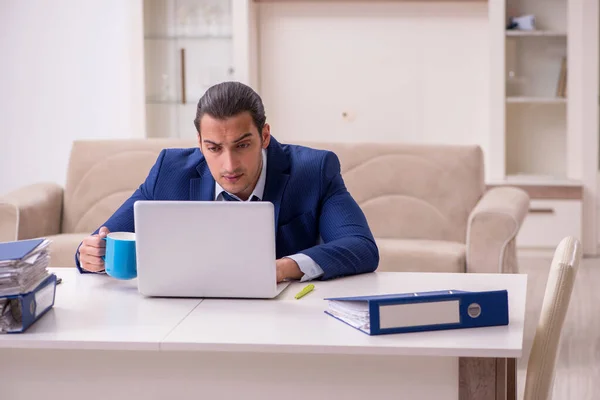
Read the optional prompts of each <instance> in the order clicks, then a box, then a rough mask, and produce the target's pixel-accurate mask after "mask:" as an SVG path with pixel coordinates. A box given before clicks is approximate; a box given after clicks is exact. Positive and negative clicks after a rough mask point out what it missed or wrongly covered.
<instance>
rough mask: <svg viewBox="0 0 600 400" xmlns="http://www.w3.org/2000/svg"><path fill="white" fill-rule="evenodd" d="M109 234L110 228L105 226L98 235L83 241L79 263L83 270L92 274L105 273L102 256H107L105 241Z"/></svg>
mask: <svg viewBox="0 0 600 400" xmlns="http://www.w3.org/2000/svg"><path fill="white" fill-rule="evenodd" d="M109 233H110V231H109V230H108V228H107V227H105V226H103V227H102V228H100V231H98V234H97V235H92V236H88V237H86V238H85V239H83V243H82V244H81V247H79V263H80V265H81V268H82V269H85V270H86V271H90V272H100V271H104V260H103V259H102V256H103V255H104V254H106V241H104V240H103V239H104V238H105V237H106V235H108V234H109Z"/></svg>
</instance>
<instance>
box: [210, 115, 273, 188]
mask: <svg viewBox="0 0 600 400" xmlns="http://www.w3.org/2000/svg"><path fill="white" fill-rule="evenodd" d="M200 132H201V134H200V135H198V140H199V142H200V143H199V144H200V150H202V154H204V158H206V162H207V164H208V168H209V169H210V172H211V174H212V176H213V178H214V179H215V180H216V181H217V182H218V183H219V185H221V187H222V188H223V189H225V190H226V191H228V192H229V193H232V194H235V195H236V196H238V197H239V198H240V199H242V200H247V199H248V197H250V194H252V191H253V190H254V186H256V182H258V178H259V177H260V173H261V170H262V154H261V152H262V149H263V148H264V149H266V148H267V146H268V145H269V141H270V139H271V135H270V128H269V125H268V124H265V126H264V128H263V130H262V132H260V134H259V132H258V129H257V128H256V126H255V125H254V121H253V120H252V116H251V115H250V113H249V112H243V113H240V114H238V115H236V116H234V117H230V118H227V119H225V120H219V119H215V118H213V117H211V116H210V115H204V116H202V118H201V119H200ZM261 136H262V143H261Z"/></svg>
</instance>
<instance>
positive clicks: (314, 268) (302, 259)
mask: <svg viewBox="0 0 600 400" xmlns="http://www.w3.org/2000/svg"><path fill="white" fill-rule="evenodd" d="M266 182H267V150H266V149H263V151H262V169H261V171H260V176H259V178H258V181H257V182H256V186H255V187H254V190H253V191H252V194H250V196H249V197H248V200H246V201H251V199H252V198H253V197H254V196H256V197H257V198H258V200H259V201H261V200H262V199H263V195H264V192H265V183H266ZM223 192H226V190H225V189H223V188H222V187H221V185H219V183H218V182H217V181H215V201H225V198H224V197H223ZM227 194H229V195H230V196H231V197H233V198H235V199H236V200H239V201H242V200H241V199H240V198H239V197H237V196H236V195H234V194H231V193H229V192H227ZM287 258H291V259H292V260H294V261H296V263H297V264H298V267H300V271H302V272H303V273H304V276H302V279H300V282H304V281H308V280H311V279H315V278H318V277H319V276H321V275H323V269H322V268H321V267H320V266H319V264H317V263H316V262H315V261H314V260H313V259H312V258H310V257H309V256H307V255H306V254H302V253H298V254H294V255H291V256H287Z"/></svg>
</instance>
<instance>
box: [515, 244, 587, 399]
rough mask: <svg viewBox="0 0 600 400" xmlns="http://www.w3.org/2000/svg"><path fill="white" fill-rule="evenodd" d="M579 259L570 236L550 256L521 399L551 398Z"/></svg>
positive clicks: (578, 245)
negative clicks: (550, 260) (552, 256)
mask: <svg viewBox="0 0 600 400" xmlns="http://www.w3.org/2000/svg"><path fill="white" fill-rule="evenodd" d="M581 256H582V249H581V243H580V242H579V241H578V240H577V239H575V238H573V237H566V238H564V239H563V240H562V241H561V242H560V244H559V245H558V247H557V248H556V251H555V253H554V258H553V260H552V265H551V266H550V274H549V276H548V281H547V283H546V292H545V294H544V301H543V304H542V313H541V315H540V319H539V322H538V326H537V330H536V333H535V338H534V341H533V347H532V349H531V354H530V356H529V363H528V365H527V378H526V382H525V396H524V400H548V399H550V398H551V395H552V388H553V382H554V373H555V371H554V370H555V366H556V360H557V357H558V353H559V343H560V337H561V332H562V327H563V324H564V320H565V315H566V313H567V309H568V308H569V302H570V300H571V293H572V292H573V285H574V283H575V278H576V276H577V271H578V269H579V263H580V260H581Z"/></svg>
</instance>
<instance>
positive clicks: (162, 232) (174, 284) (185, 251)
mask: <svg viewBox="0 0 600 400" xmlns="http://www.w3.org/2000/svg"><path fill="white" fill-rule="evenodd" d="M134 218H135V232H136V235H135V236H136V258H137V271H138V290H139V292H140V293H142V294H143V295H146V296H160V297H222V298H273V297H276V296H277V295H279V293H281V291H282V290H283V289H285V287H287V286H288V285H289V282H283V283H280V284H277V282H276V272H275V257H276V255H275V222H274V209H273V204H272V203H270V202H239V201H235V202H233V201H138V202H136V203H135V205H134Z"/></svg>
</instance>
